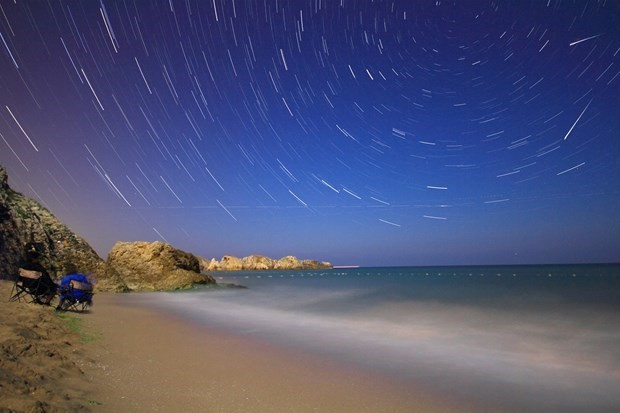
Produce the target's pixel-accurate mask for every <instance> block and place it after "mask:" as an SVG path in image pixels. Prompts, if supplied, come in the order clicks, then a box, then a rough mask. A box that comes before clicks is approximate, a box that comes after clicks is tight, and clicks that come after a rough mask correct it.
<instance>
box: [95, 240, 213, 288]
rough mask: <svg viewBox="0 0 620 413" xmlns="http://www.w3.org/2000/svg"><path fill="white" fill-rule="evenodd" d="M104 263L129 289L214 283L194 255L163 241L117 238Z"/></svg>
mask: <svg viewBox="0 0 620 413" xmlns="http://www.w3.org/2000/svg"><path fill="white" fill-rule="evenodd" d="M107 264H108V266H109V267H110V268H112V269H114V271H116V272H117V273H118V274H119V275H120V277H121V278H122V280H123V281H124V282H125V284H126V285H127V287H129V289H131V290H134V291H160V290H177V289H187V288H191V287H193V286H194V285H197V284H214V283H215V280H214V279H213V277H211V276H209V275H203V274H200V263H199V260H198V258H197V257H196V256H194V255H193V254H190V253H188V252H185V251H182V250H180V249H177V248H174V247H173V246H171V245H170V244H167V243H164V242H159V241H156V242H142V241H137V242H117V243H116V244H115V245H114V247H112V249H111V250H110V252H109V253H108V260H107Z"/></svg>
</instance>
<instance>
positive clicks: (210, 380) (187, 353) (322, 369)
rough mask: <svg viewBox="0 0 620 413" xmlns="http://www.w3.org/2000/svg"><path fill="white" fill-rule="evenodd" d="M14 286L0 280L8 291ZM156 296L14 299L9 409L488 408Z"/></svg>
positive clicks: (5, 339)
mask: <svg viewBox="0 0 620 413" xmlns="http://www.w3.org/2000/svg"><path fill="white" fill-rule="evenodd" d="M11 287H12V283H11V282H6V281H3V282H0V294H4V297H7V298H8V295H9V292H10V289H11ZM148 294H149V293H135V294H115V293H98V294H96V295H95V299H94V302H95V305H94V307H92V309H91V311H88V312H86V313H72V312H66V313H62V314H65V315H66V317H65V319H64V320H63V319H62V318H60V317H58V313H56V312H55V311H54V309H53V308H51V307H43V306H39V305H34V304H26V303H17V302H8V301H7V300H6V298H3V299H2V300H1V301H2V304H0V310H1V311H2V312H3V313H4V314H3V317H5V318H4V319H5V320H7V321H3V323H2V324H1V325H0V349H2V351H3V353H2V358H1V360H0V410H2V409H12V410H13V411H79V412H91V411H92V412H104V413H105V412H118V411H132V412H156V411H162V412H163V411H166V412H174V411H186V412H250V411H251V412H257V413H260V412H274V413H275V412H378V411H385V412H424V413H432V412H446V413H448V412H468V411H469V412H477V411H481V409H480V407H481V406H470V405H464V404H462V403H461V401H459V400H455V399H452V398H451V396H450V395H449V394H445V393H437V392H430V391H428V389H425V387H424V385H423V383H419V384H417V383H411V382H403V381H400V380H397V379H394V378H390V377H387V376H382V375H380V374H376V373H375V372H372V371H368V370H364V369H362V368H358V367H356V366H354V365H350V364H347V363H345V362H340V361H338V360H334V359H333V358H328V357H323V356H321V355H316V354H312V353H309V352H307V351H303V350H301V349H297V348H295V347H294V346H283V345H277V344H274V343H271V342H270V341H267V340H262V339H259V338H255V337H251V338H249V337H247V336H243V335H242V334H243V333H242V332H240V333H234V332H232V333H231V332H229V331H223V330H220V329H217V328H214V327H212V326H206V325H203V324H197V323H195V322H193V321H191V320H187V319H185V318H181V317H180V316H178V315H175V314H174V313H173V312H168V311H165V310H162V309H159V308H157V307H156V305H155V301H152V302H151V303H149V301H150V300H151V299H155V297H156V296H155V295H153V296H152V297H151V296H149V295H148ZM71 323H73V326H72V325H70V324H71ZM7 355H8V356H7ZM20 374H21V376H20ZM41 409H43V410H41ZM482 410H484V411H487V412H489V411H492V410H489V409H482Z"/></svg>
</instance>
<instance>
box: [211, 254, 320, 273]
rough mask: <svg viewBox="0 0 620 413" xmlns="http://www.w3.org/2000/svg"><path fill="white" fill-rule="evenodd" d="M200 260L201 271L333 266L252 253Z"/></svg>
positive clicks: (297, 268)
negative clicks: (239, 256)
mask: <svg viewBox="0 0 620 413" xmlns="http://www.w3.org/2000/svg"><path fill="white" fill-rule="evenodd" d="M199 261H200V269H201V271H238V270H246V271H250V270H302V269H303V270H316V269H322V268H332V265H331V264H330V263H329V262H320V261H316V260H300V259H298V258H296V257H293V256H290V255H289V256H286V257H283V258H280V259H279V260H274V259H272V258H269V257H265V256H262V255H250V256H248V257H244V258H237V257H233V256H231V255H225V256H223V257H222V259H221V260H220V261H217V260H216V259H215V258H212V259H211V260H206V259H204V258H201V259H199Z"/></svg>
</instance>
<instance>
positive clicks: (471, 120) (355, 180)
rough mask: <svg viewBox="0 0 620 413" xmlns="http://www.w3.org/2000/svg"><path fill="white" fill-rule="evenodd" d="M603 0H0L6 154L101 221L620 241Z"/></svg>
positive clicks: (512, 258) (454, 240)
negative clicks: (463, 0) (97, 0)
mask: <svg viewBox="0 0 620 413" xmlns="http://www.w3.org/2000/svg"><path fill="white" fill-rule="evenodd" d="M619 15H620V12H619V6H618V3H617V2H615V1H593V0H589V1H586V0H584V1H559V0H547V1H533V2H521V1H467V2H462V1H439V0H436V1H379V0H376V1H370V0H365V1H363V0H360V1H357V0H356V1H352V0H334V1H331V0H308V1H301V0H299V1H297V0H295V1H281V0H255V1H246V0H212V1H195V0H183V1H179V0H168V1H137V0H136V1H110V0H107V1H103V0H101V1H99V2H96V1H89V2H83V1H79V2H77V1H51V0H50V1H20V0H11V1H9V0H2V1H0V43H1V44H0V138H1V139H0V163H1V164H2V165H4V166H5V167H6V168H7V170H8V172H9V179H10V184H11V185H12V187H13V188H15V189H16V190H18V191H20V192H22V193H24V194H26V195H28V196H31V197H33V198H35V199H36V200H38V201H39V202H41V203H42V204H43V205H44V206H45V207H47V208H48V209H49V210H51V211H52V212H53V213H54V214H55V215H56V216H57V217H58V218H59V219H61V220H62V221H63V222H64V223H66V224H67V225H69V226H70V227H71V228H72V229H73V230H74V231H76V232H77V233H78V234H79V235H81V236H82V237H84V238H85V239H86V240H87V241H88V242H89V243H90V244H91V245H93V247H95V249H96V250H97V252H98V253H99V254H100V255H101V256H103V257H105V256H106V255H107V251H108V250H109V249H110V248H111V247H112V245H113V243H114V242H115V241H119V240H122V241H132V240H147V241H150V240H165V241H167V242H170V243H172V244H173V245H175V246H176V247H178V248H181V249H184V250H187V251H190V252H193V253H195V254H198V255H202V256H205V257H207V258H211V257H217V258H219V257H221V256H222V255H224V254H233V255H237V256H244V255H249V254H253V253H259V254H264V255H268V256H273V257H281V256H283V255H288V254H293V255H297V256H299V257H302V258H318V259H323V260H329V261H331V262H333V263H335V264H359V265H386V264H391V265H429V264H438V265H445V264H494V263H505V264H509V263H573V262H618V261H620V247H619V246H620V220H618V218H617V214H618V211H620V190H619V189H620V186H619V184H618V183H619V182H620V161H619V155H620V144H619V139H620V105H618V96H620V93H619V92H620V79H619V75H620V26H619V25H618V19H619Z"/></svg>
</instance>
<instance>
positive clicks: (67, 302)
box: [56, 274, 94, 311]
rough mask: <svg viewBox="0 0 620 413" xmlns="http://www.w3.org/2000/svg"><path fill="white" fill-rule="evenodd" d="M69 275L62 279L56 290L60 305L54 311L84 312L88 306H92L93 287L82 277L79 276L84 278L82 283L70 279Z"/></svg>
mask: <svg viewBox="0 0 620 413" xmlns="http://www.w3.org/2000/svg"><path fill="white" fill-rule="evenodd" d="M71 275H76V274H71ZM71 275H68V276H66V277H64V278H63V279H62V281H61V283H60V287H59V288H58V292H59V293H60V303H59V304H58V307H56V309H57V310H63V311H66V310H73V311H86V310H87V309H88V307H89V306H91V305H93V294H94V293H93V286H92V284H90V283H89V282H88V281H87V280H86V277H84V275H82V274H79V275H81V276H82V277H84V281H78V280H77V279H72V278H70V277H71ZM75 278H78V277H75ZM80 278H81V277H80Z"/></svg>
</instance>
